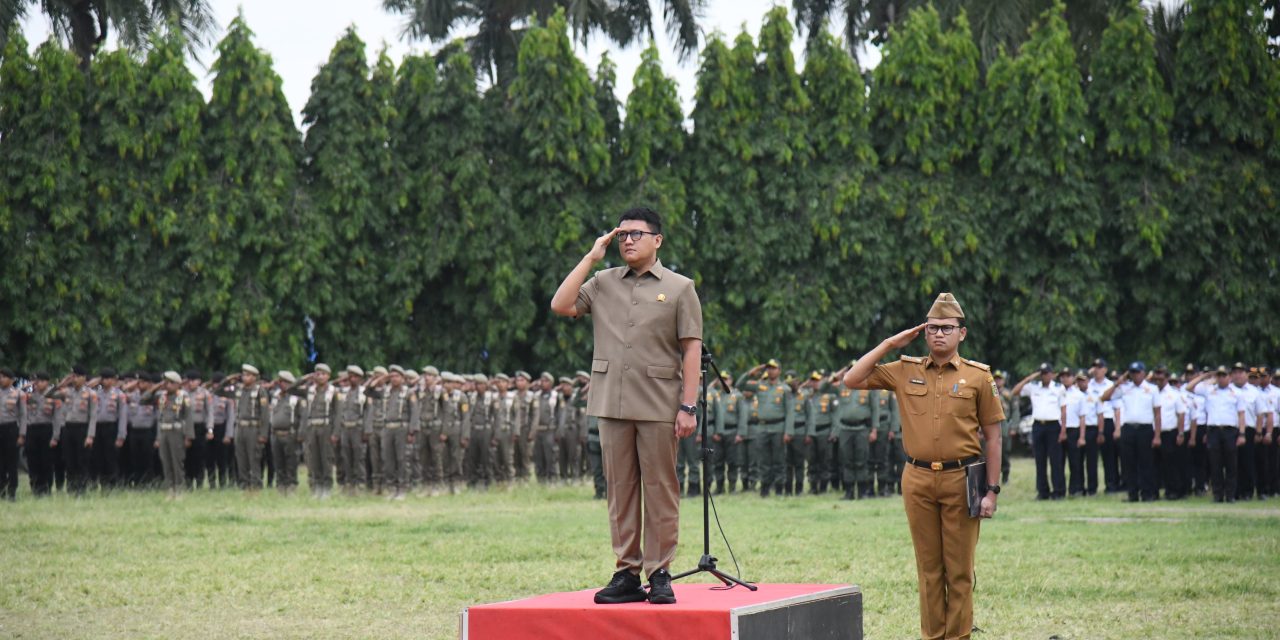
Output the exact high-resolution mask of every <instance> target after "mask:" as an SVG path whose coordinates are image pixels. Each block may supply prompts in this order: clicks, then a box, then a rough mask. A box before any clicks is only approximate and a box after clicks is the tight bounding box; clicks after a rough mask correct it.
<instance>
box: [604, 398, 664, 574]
mask: <svg viewBox="0 0 1280 640" xmlns="http://www.w3.org/2000/svg"><path fill="white" fill-rule="evenodd" d="M676 442H677V440H676V436H675V425H674V424H673V423H671V422H635V421H630V420H613V419H609V418H600V447H601V449H602V455H603V458H604V477H605V483H606V485H607V490H606V496H607V498H608V502H609V534H610V537H611V538H612V541H613V553H614V555H615V556H617V558H618V564H617V567H618V568H619V569H629V570H630V571H632V572H633V573H638V572H639V571H640V570H641V569H642V568H643V569H644V572H645V573H646V574H647V575H650V576H652V575H653V574H654V572H656V571H657V570H659V569H666V568H667V567H669V566H670V565H671V561H672V560H674V559H675V557H676V543H677V542H678V541H679V537H680V486H679V485H678V484H677V483H676ZM642 535H643V553H642V551H641V548H642V543H641V540H642V537H641V536H642Z"/></svg>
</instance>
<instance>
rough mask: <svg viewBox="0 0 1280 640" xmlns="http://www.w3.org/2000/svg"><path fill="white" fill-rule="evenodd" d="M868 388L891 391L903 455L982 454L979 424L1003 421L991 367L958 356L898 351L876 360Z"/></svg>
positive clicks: (938, 457)
mask: <svg viewBox="0 0 1280 640" xmlns="http://www.w3.org/2000/svg"><path fill="white" fill-rule="evenodd" d="M865 386H866V387H867V388H868V389H886V390H889V391H893V392H894V394H895V395H896V396H897V399H898V406H899V407H900V413H901V418H902V446H903V448H904V449H905V450H906V453H907V455H909V456H911V457H913V458H919V459H921V460H928V461H931V462H945V461H948V460H960V459H963V458H968V457H970V456H979V455H982V443H981V437H980V435H979V429H980V428H981V426H982V425H984V424H998V423H1000V422H1001V421H1002V420H1004V407H1002V406H1001V403H1000V394H999V392H998V391H997V390H996V387H995V380H994V379H992V377H991V369H990V367H988V366H987V365H985V364H982V363H979V362H974V361H972V360H965V359H964V358H961V357H960V356H959V355H955V356H952V358H951V359H950V360H948V361H946V362H935V361H933V359H932V358H930V357H929V356H925V357H922V358H917V357H912V356H902V357H901V358H900V359H899V360H898V361H897V362H890V363H889V364H880V365H876V368H875V370H873V371H872V372H871V375H870V376H868V377H867V381H866V383H865Z"/></svg>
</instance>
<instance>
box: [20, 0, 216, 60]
mask: <svg viewBox="0 0 1280 640" xmlns="http://www.w3.org/2000/svg"><path fill="white" fill-rule="evenodd" d="M35 6H39V10H40V11H42V12H44V14H45V15H46V16H48V18H49V21H50V22H51V23H52V24H53V30H54V32H55V33H57V34H58V37H60V38H62V39H63V40H65V41H66V42H67V43H69V44H70V46H71V50H72V51H74V52H75V54H76V56H78V57H79V59H80V68H81V69H85V70H87V69H88V68H89V63H90V61H91V60H92V59H93V55H94V53H96V52H97V50H98V47H100V46H102V43H103V42H105V41H106V39H107V34H108V32H109V30H110V29H115V31H116V33H117V38H119V40H120V43H121V44H123V45H125V46H127V47H140V46H142V45H144V44H145V43H146V42H147V39H148V38H149V37H150V36H151V35H152V33H153V32H156V31H161V32H163V31H168V30H171V29H177V30H179V31H181V32H182V34H183V35H184V36H186V39H187V42H188V43H189V45H188V46H189V47H190V48H191V50H192V51H193V52H194V51H195V50H196V49H197V48H198V47H199V46H200V45H202V44H203V43H204V39H205V37H206V36H208V35H209V34H210V33H211V31H212V30H213V27H214V22H213V11H212V10H211V9H210V8H209V3H208V2H207V0H0V48H3V47H4V44H5V41H6V40H8V37H9V31H10V29H15V28H17V24H18V22H19V21H20V20H22V19H23V18H25V17H26V16H27V13H28V11H30V10H31V8H32V7H35Z"/></svg>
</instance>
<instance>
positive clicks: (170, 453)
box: [113, 427, 187, 493]
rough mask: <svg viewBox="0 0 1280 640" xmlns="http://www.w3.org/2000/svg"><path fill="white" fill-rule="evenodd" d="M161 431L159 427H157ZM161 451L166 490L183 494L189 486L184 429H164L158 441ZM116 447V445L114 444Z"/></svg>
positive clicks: (161, 466)
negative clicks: (184, 488)
mask: <svg viewBox="0 0 1280 640" xmlns="http://www.w3.org/2000/svg"><path fill="white" fill-rule="evenodd" d="M156 428H157V429H159V427H156ZM156 442H157V443H159V445H160V446H159V450H160V468H161V469H162V470H163V471H164V488H165V489H167V490H169V491H170V492H173V493H178V492H181V491H182V489H183V487H185V486H186V485H187V480H186V478H187V476H186V473H185V471H184V470H185V468H186V467H185V464H186V458H187V451H186V436H185V435H183V433H182V429H164V430H161V431H160V437H159V438H158V439H157V440H156ZM113 446H114V443H113Z"/></svg>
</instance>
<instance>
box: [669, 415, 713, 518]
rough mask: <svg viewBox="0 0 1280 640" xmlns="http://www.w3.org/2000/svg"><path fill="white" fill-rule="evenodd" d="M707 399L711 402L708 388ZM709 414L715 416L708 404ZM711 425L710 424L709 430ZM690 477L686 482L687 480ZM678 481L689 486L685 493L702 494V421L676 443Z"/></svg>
mask: <svg viewBox="0 0 1280 640" xmlns="http://www.w3.org/2000/svg"><path fill="white" fill-rule="evenodd" d="M707 400H708V402H710V390H708V394H707ZM707 415H709V416H714V415H715V414H713V413H711V410H710V407H709V406H708V409H707ZM698 419H699V420H701V419H702V413H701V412H699V413H698ZM709 430H710V425H708V431H709ZM686 478H687V479H688V483H687V484H686V482H685V480H686ZM676 483H677V485H678V486H679V487H687V490H686V493H685V495H687V496H689V497H691V498H692V497H694V496H698V495H702V491H701V490H702V423H701V422H699V423H698V428H697V430H696V431H694V432H693V435H692V436H690V437H688V438H681V439H680V442H678V443H676Z"/></svg>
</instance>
